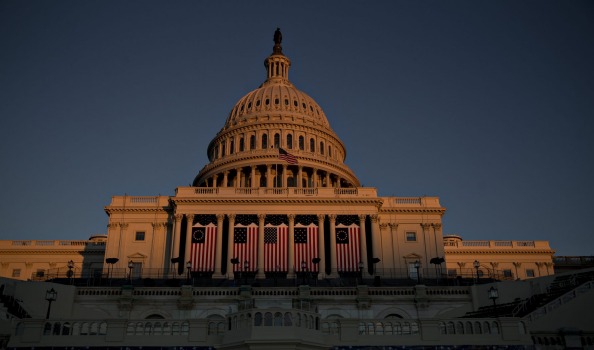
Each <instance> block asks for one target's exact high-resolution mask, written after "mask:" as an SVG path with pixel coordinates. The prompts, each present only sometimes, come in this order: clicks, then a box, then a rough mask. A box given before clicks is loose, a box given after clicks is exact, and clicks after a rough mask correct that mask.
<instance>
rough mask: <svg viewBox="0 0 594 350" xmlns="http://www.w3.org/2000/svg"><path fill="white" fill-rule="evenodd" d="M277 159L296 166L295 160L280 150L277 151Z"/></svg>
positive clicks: (292, 156) (289, 154)
mask: <svg viewBox="0 0 594 350" xmlns="http://www.w3.org/2000/svg"><path fill="white" fill-rule="evenodd" d="M278 159H281V160H284V161H285V162H287V163H289V164H297V158H295V156H294V155H292V154H291V153H289V152H287V151H285V150H284V149H282V148H279V149H278Z"/></svg>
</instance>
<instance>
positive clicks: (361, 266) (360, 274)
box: [359, 261, 363, 284]
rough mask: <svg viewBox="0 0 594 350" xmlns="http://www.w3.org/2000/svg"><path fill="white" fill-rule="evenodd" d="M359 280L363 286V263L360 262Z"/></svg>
mask: <svg viewBox="0 0 594 350" xmlns="http://www.w3.org/2000/svg"><path fill="white" fill-rule="evenodd" d="M359 278H360V280H359V281H360V282H359V283H360V284H363V261H359Z"/></svg>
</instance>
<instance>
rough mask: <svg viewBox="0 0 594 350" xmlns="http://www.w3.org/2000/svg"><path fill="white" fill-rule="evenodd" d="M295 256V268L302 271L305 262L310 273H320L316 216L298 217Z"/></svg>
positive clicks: (296, 218)
mask: <svg viewBox="0 0 594 350" xmlns="http://www.w3.org/2000/svg"><path fill="white" fill-rule="evenodd" d="M293 230H294V231H295V254H294V259H295V260H294V261H293V264H294V265H293V266H295V271H301V263H302V262H305V264H306V266H307V270H308V271H312V272H318V264H314V263H313V261H312V260H313V259H314V258H318V257H319V254H318V217H317V216H315V215H297V216H296V217H295V227H294V228H293Z"/></svg>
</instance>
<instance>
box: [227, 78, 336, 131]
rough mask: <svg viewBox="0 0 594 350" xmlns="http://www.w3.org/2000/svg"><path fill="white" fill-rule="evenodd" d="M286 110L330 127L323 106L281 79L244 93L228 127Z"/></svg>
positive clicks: (230, 115)
mask: <svg viewBox="0 0 594 350" xmlns="http://www.w3.org/2000/svg"><path fill="white" fill-rule="evenodd" d="M267 111H269V112H287V113H290V114H296V115H299V116H302V117H304V118H305V119H309V120H311V121H312V122H313V123H314V124H321V125H323V126H325V127H328V128H329V127H330V124H329V123H328V119H326V115H325V114H324V111H323V110H322V108H321V107H320V106H319V105H318V104H317V103H316V101H314V99H313V98H311V97H310V96H309V95H307V94H306V93H304V92H303V91H300V90H298V89H297V88H295V86H294V85H293V84H291V83H286V82H283V81H281V80H280V79H273V80H268V81H266V82H265V83H264V84H262V85H261V86H260V87H259V88H257V89H256V90H253V91H251V92H249V93H248V94H246V95H245V96H244V97H242V98H241V99H240V100H239V101H238V102H237V103H236V104H235V107H233V109H232V110H231V113H230V114H229V117H228V118H227V122H226V125H225V128H227V127H231V126H233V125H235V124H237V123H240V122H245V121H246V119H247V118H249V117H250V116H253V115H254V114H260V113H262V112H267Z"/></svg>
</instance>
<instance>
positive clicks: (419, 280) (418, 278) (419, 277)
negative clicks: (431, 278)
mask: <svg viewBox="0 0 594 350" xmlns="http://www.w3.org/2000/svg"><path fill="white" fill-rule="evenodd" d="M414 266H415V269H417V284H421V274H420V273H419V268H420V267H421V263H420V262H419V260H417V261H415V265H414Z"/></svg>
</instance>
